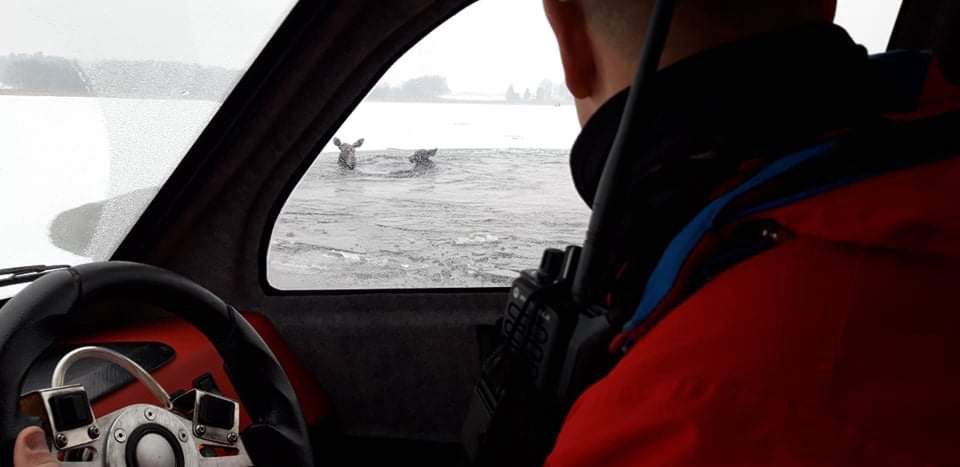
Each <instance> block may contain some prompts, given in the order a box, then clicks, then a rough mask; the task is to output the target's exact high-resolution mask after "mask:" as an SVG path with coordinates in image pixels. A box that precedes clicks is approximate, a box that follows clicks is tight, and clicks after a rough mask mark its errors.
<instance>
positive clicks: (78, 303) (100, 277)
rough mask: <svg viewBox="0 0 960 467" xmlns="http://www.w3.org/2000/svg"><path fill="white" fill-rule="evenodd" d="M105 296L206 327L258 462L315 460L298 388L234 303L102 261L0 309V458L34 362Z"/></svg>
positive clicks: (6, 453)
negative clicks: (245, 418) (246, 417)
mask: <svg viewBox="0 0 960 467" xmlns="http://www.w3.org/2000/svg"><path fill="white" fill-rule="evenodd" d="M104 298H124V299H129V300H133V301H134V302H137V303H142V304H148V305H153V306H157V307H160V308H163V309H165V310H167V311H169V312H171V313H173V314H175V315H177V316H179V317H180V318H183V319H184V320H186V321H187V322H189V323H190V324H191V325H193V326H194V327H196V328H197V329H198V330H199V331H200V332H202V333H203V334H204V335H205V336H206V337H207V339H208V340H210V342H211V344H213V346H214V348H216V349H217V352H218V353H219V354H220V357H221V358H222V359H223V362H224V370H225V372H226V374H227V376H228V377H229V378H230V381H231V383H233V386H234V387H235V388H236V389H237V393H238V395H239V397H240V402H241V404H242V405H243V406H244V407H246V409H247V412H248V413H249V414H250V418H251V419H252V421H253V423H252V424H251V425H250V427H248V428H247V430H245V431H244V433H243V435H242V436H243V442H244V444H245V445H246V446H247V449H248V452H249V454H250V457H251V460H252V461H253V462H254V463H255V464H256V465H314V464H313V455H312V451H311V448H310V442H309V439H310V438H309V435H308V433H307V428H306V423H305V422H304V419H303V415H302V413H301V412H300V405H299V403H298V401H297V397H296V394H295V393H294V391H293V387H292V386H291V384H290V381H289V379H287V376H286V374H285V373H284V371H283V368H282V367H281V366H280V363H279V362H278V361H277V359H276V357H275V356H274V355H273V352H271V351H270V349H269V348H268V347H267V345H266V344H265V343H264V342H263V339H261V338H260V336H259V334H257V332H256V331H255V330H254V329H253V327H252V326H250V324H249V323H248V322H247V321H246V320H245V319H244V318H243V317H242V316H241V315H240V313H239V312H238V311H237V310H236V309H234V308H233V307H232V306H230V305H228V304H227V303H225V302H224V301H223V300H221V299H220V298H219V297H217V296H216V295H214V294H213V293H212V292H210V291H208V290H207V289H205V288H203V287H201V286H200V285H198V284H196V283H194V282H193V281H190V280H189V279H186V278H184V277H182V276H180V275H178V274H175V273H173V272H170V271H167V270H164V269H161V268H157V267H154V266H149V265H145V264H140V263H132V262H119V261H116V262H100V263H90V264H84V265H80V266H75V267H72V268H69V269H64V270H58V271H54V272H51V273H48V274H46V275H45V276H43V277H41V278H40V279H37V280H36V281H35V282H34V283H32V284H30V286H28V287H27V288H25V289H23V290H22V291H20V292H19V293H18V294H17V295H16V296H14V297H13V298H11V299H10V300H9V301H8V302H7V303H6V305H4V306H3V308H0V458H2V459H12V453H13V441H14V440H15V439H16V435H17V433H18V432H19V431H20V429H22V428H23V427H24V426H26V424H27V421H26V420H24V419H22V418H21V417H20V416H19V414H18V408H17V407H18V401H19V396H20V394H19V392H20V387H21V383H22V381H23V378H24V376H25V375H26V373H27V371H28V370H29V368H30V365H31V364H32V363H33V362H34V361H35V360H36V359H37V357H39V356H40V354H42V353H43V351H45V350H46V349H47V348H48V347H50V345H52V344H53V343H54V342H55V341H56V339H57V338H59V337H60V336H61V335H62V334H63V333H64V328H63V326H62V325H61V324H62V322H63V320H64V319H65V318H67V317H75V316H78V315H81V314H82V313H83V312H84V311H83V310H85V309H87V308H88V307H85V306H84V305H86V304H88V303H91V302H94V301H97V300H101V299H104Z"/></svg>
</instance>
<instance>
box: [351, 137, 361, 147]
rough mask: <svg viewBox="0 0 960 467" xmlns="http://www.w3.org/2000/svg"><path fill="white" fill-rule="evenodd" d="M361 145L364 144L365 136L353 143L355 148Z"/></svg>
mask: <svg viewBox="0 0 960 467" xmlns="http://www.w3.org/2000/svg"><path fill="white" fill-rule="evenodd" d="M360 146H363V138H360V139H358V140H357V142H356V143H353V147H355V148H359V147H360Z"/></svg>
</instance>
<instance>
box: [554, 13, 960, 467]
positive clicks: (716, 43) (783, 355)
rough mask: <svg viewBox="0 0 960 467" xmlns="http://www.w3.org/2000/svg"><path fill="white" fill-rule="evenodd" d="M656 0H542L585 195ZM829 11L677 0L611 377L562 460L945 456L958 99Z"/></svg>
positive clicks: (640, 176) (620, 298)
mask: <svg viewBox="0 0 960 467" xmlns="http://www.w3.org/2000/svg"><path fill="white" fill-rule="evenodd" d="M653 3H654V2H653V1H652V0H569V1H567V0H544V5H545V9H546V12H547V16H548V18H549V20H550V23H551V25H552V26H553V28H554V31H555V33H556V36H557V39H558V43H559V45H560V50H561V55H562V58H563V62H564V68H565V71H566V79H567V84H568V87H569V88H570V90H571V92H572V93H573V94H574V96H575V97H576V98H577V109H578V111H579V115H580V120H581V123H582V124H583V125H584V128H583V132H582V134H581V136H580V137H579V139H578V141H577V143H576V145H575V147H574V149H573V151H572V154H571V164H572V168H573V176H574V179H575V182H576V186H577V188H578V190H579V191H580V194H581V196H582V197H583V198H584V199H585V200H586V201H587V202H588V203H592V200H593V195H594V191H595V190H596V186H597V180H598V178H599V174H600V171H601V169H602V167H603V162H604V160H605V159H604V158H605V157H606V153H607V151H608V150H609V148H610V144H611V141H612V139H613V136H614V134H615V133H616V129H617V126H618V123H619V118H620V115H621V113H622V111H623V108H624V103H625V101H626V94H625V91H623V89H624V88H626V87H627V86H629V85H630V84H631V82H632V79H633V73H634V70H635V69H636V67H637V63H638V61H639V56H640V53H641V49H642V46H643V44H642V40H640V39H639V38H641V37H642V36H643V29H644V26H645V25H646V20H647V17H648V15H649V14H650V11H651V6H652V4H653ZM834 10H835V2H832V1H822V0H791V1H779V2H771V1H762V0H688V1H679V2H678V7H677V11H676V15H675V19H674V21H673V26H672V31H671V34H670V39H669V40H668V41H667V46H666V50H665V53H664V59H663V61H662V63H661V71H660V72H659V73H658V76H657V77H656V78H655V80H654V83H652V87H653V89H654V92H652V93H651V94H652V95H654V96H655V98H654V99H653V101H648V103H647V105H651V106H653V107H654V109H655V110H656V112H655V115H656V118H655V119H654V121H653V123H652V124H648V125H646V126H644V127H637V128H633V129H632V131H634V132H637V134H638V135H640V137H638V138H635V139H637V140H641V143H639V145H638V146H636V147H633V148H630V152H629V153H628V154H629V159H628V160H629V163H628V164H627V169H628V170H630V173H631V174H632V175H634V177H633V181H634V186H632V187H631V191H630V198H629V199H630V200H631V202H633V203H634V205H633V206H632V207H631V208H630V209H631V211H630V212H626V213H624V216H629V222H624V223H623V225H624V231H625V233H624V237H623V239H624V245H623V263H622V264H621V265H620V266H621V267H619V268H617V270H618V274H617V275H616V280H615V281H613V283H612V284H611V288H610V300H609V303H608V305H609V306H610V307H611V308H612V309H615V310H619V311H621V312H624V311H625V312H626V313H625V314H626V315H627V318H628V319H625V320H624V321H625V325H624V327H623V333H622V334H621V335H620V336H619V337H618V338H617V339H616V340H615V341H614V344H613V345H612V346H611V349H612V351H614V352H615V353H617V354H619V355H621V358H620V360H619V362H618V363H617V365H616V366H615V367H614V368H613V370H612V371H611V372H610V373H609V374H607V375H606V376H605V377H604V378H603V379H602V380H600V381H599V382H597V383H595V384H594V385H593V386H592V387H590V388H589V389H588V390H587V391H586V392H585V393H584V394H582V395H581V396H580V398H579V399H578V400H577V402H576V404H575V405H574V407H573V408H572V410H571V411H570V413H569V414H568V415H567V418H566V422H565V424H564V426H563V428H562V430H561V432H560V434H559V437H558V439H557V441H556V444H555V447H554V450H553V452H552V454H551V455H550V457H549V458H548V460H547V463H548V464H549V465H551V466H553V467H560V466H597V465H605V466H606V465H617V466H634V465H643V466H650V465H690V466H702V465H778V466H784V465H797V466H800V465H837V466H841V465H843V466H849V465H871V466H872V465H954V464H955V463H956V459H955V457H956V442H957V440H958V439H960V427H958V424H957V423H956V420H957V419H958V418H960V396H958V394H960V372H958V371H957V364H958V362H960V315H958V314H957V310H958V309H960V299H958V298H957V294H956V284H958V283H960V214H958V213H957V207H956V205H955V202H954V201H953V200H956V199H960V198H958V197H960V192H958V191H960V185H958V183H957V180H960V158H958V157H956V155H958V154H960V144H957V143H956V142H954V141H955V140H956V138H955V137H953V136H951V135H953V134H955V131H956V128H957V127H958V124H960V118H958V117H957V115H958V113H957V110H958V109H960V92H958V90H957V88H954V87H951V86H950V85H948V84H947V83H946V81H945V80H944V79H943V77H942V76H941V75H940V74H939V73H938V70H937V66H936V62H935V61H934V60H932V59H931V57H930V56H929V55H928V54H923V53H919V52H917V53H914V52H908V53H898V54H888V55H885V56H880V57H873V58H870V57H868V56H867V55H866V52H865V50H864V49H863V48H862V47H859V46H857V45H856V44H854V43H853V42H852V41H851V40H850V38H849V36H847V35H846V33H845V32H843V30H842V29H840V28H838V27H836V26H832V25H831V24H830V23H831V22H832V18H833V13H834Z"/></svg>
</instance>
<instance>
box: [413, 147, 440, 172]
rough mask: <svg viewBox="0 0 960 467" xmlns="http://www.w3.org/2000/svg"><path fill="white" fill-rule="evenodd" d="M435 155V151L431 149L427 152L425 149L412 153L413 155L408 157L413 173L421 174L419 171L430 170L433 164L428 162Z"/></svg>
mask: <svg viewBox="0 0 960 467" xmlns="http://www.w3.org/2000/svg"><path fill="white" fill-rule="evenodd" d="M435 155H437V150H436V149H431V150H429V151H428V150H426V149H421V150H419V151H417V152H415V153H413V155H412V156H410V159H409V160H410V162H411V163H412V164H413V171H414V172H421V171H425V170H429V169H432V168H433V165H434V164H433V161H432V160H430V158H431V157H433V156H435Z"/></svg>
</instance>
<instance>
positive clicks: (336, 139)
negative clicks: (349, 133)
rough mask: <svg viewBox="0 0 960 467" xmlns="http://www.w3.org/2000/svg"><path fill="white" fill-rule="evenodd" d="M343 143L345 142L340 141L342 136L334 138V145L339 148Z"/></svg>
mask: <svg viewBox="0 0 960 467" xmlns="http://www.w3.org/2000/svg"><path fill="white" fill-rule="evenodd" d="M342 144H343V143H341V142H340V138H333V145H334V146H336V147H338V148H339V147H340V145H342Z"/></svg>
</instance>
